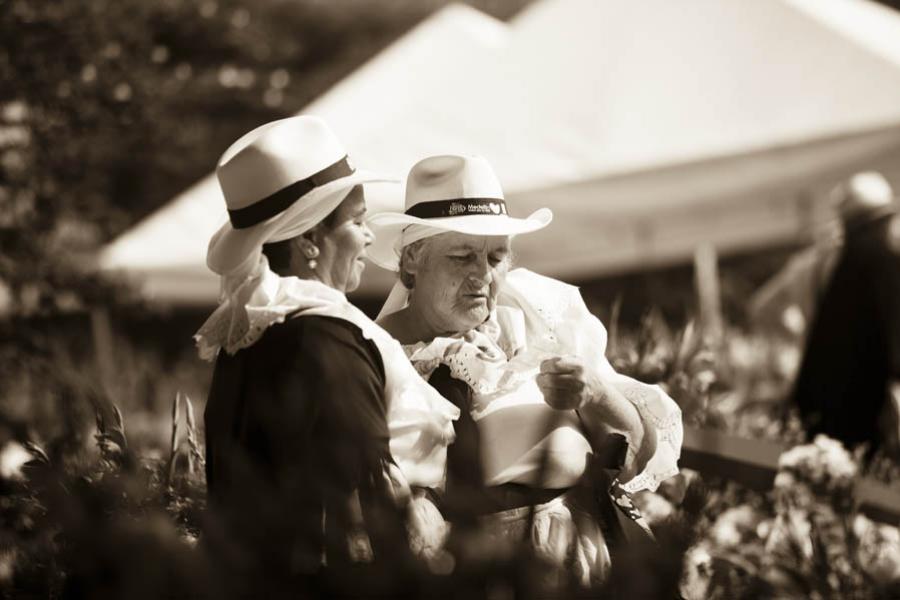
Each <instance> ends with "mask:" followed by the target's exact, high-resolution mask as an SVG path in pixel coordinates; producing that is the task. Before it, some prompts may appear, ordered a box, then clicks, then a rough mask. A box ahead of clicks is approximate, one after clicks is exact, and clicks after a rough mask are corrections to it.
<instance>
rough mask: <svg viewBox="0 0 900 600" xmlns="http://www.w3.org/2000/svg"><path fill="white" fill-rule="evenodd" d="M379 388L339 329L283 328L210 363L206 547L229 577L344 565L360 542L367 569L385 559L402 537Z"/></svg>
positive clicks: (325, 324)
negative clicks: (388, 472) (387, 472)
mask: <svg viewBox="0 0 900 600" xmlns="http://www.w3.org/2000/svg"><path fill="white" fill-rule="evenodd" d="M384 386H385V374H384V366H383V364H382V362H381V355H380V353H379V352H378V349H377V347H376V346H375V345H374V344H373V343H372V341H371V340H367V339H365V338H364V337H363V336H362V332H361V331H360V329H359V328H358V327H356V326H355V325H353V324H352V323H349V322H346V321H343V320H340V319H334V318H329V317H319V316H306V317H299V318H294V319H288V320H287V321H286V322H284V323H281V324H277V325H274V326H272V327H270V328H269V329H268V330H267V331H266V332H265V334H264V335H263V336H262V338H260V339H259V340H258V341H257V342H256V343H255V344H254V345H252V346H250V347H248V348H245V349H243V350H240V351H238V352H237V353H236V354H235V355H233V356H229V355H227V354H226V353H225V352H221V353H220V354H219V357H218V359H217V362H216V366H215V372H214V375H213V382H212V387H211V390H210V394H209V401H208V403H207V407H206V413H205V425H206V456H207V461H206V471H207V487H208V491H209V505H210V517H211V519H210V525H209V527H208V528H207V535H206V538H207V543H208V545H210V546H211V550H212V551H213V554H214V556H216V557H218V559H219V561H221V562H222V563H224V566H225V567H226V568H227V569H228V571H229V573H230V574H232V575H234V576H235V577H236V578H237V579H239V580H241V581H243V582H251V581H265V582H267V585H278V583H277V582H279V581H281V582H285V581H291V580H292V578H297V577H306V576H308V575H311V574H316V573H319V572H321V570H322V569H321V567H322V566H323V565H328V566H330V567H332V566H340V565H342V564H348V563H352V562H354V560H355V559H356V558H358V557H356V556H354V554H353V548H354V547H355V548H356V549H357V550H358V549H359V547H358V545H356V546H354V540H357V541H358V539H359V536H358V534H359V533H361V532H364V533H365V535H366V536H368V538H369V540H370V542H371V546H372V550H373V552H374V556H375V561H376V562H377V561H378V560H379V557H380V556H384V557H386V556H385V555H386V554H390V553H395V550H396V548H397V547H398V546H397V544H398V543H399V542H400V540H401V539H402V538H403V535H404V533H403V525H402V521H401V518H400V515H399V512H398V510H397V509H396V507H395V506H394V504H393V501H392V497H391V493H390V489H389V484H388V483H387V481H386V479H385V477H384V467H385V465H386V463H387V462H389V461H391V457H390V450H389V446H388V442H389V434H388V427H387V422H386V400H385V393H384ZM273 582H274V583H273ZM248 585H249V583H248ZM257 591H258V590H257Z"/></svg>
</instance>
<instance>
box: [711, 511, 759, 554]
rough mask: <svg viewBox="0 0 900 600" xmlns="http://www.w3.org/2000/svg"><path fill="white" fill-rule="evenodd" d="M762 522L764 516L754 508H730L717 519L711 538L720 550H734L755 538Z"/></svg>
mask: <svg viewBox="0 0 900 600" xmlns="http://www.w3.org/2000/svg"><path fill="white" fill-rule="evenodd" d="M761 520H762V515H760V514H759V512H758V511H757V510H756V509H754V508H753V507H752V506H749V505H746V504H744V505H741V506H736V507H734V508H729V509H728V510H726V511H725V512H723V513H722V514H721V515H719V518H718V519H716V522H715V523H714V524H713V526H712V530H711V532H710V538H711V540H712V541H713V542H714V543H715V544H716V545H717V546H718V547H719V548H733V547H735V546H738V545H740V544H742V543H744V542H746V541H748V539H753V538H755V537H756V528H757V526H758V525H759V522H760V521H761Z"/></svg>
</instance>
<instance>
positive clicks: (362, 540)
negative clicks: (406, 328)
mask: <svg viewBox="0 0 900 600" xmlns="http://www.w3.org/2000/svg"><path fill="white" fill-rule="evenodd" d="M216 174H217V176H218V179H219V182H220V184H221V187H222V191H223V193H224V196H225V203H226V205H227V208H228V214H229V222H228V223H226V224H225V225H224V226H223V227H222V228H221V229H220V230H219V231H218V232H217V233H216V234H215V235H214V237H213V238H212V241H211V242H210V245H209V254H208V258H207V262H208V265H209V267H210V268H211V269H212V270H213V271H215V272H216V273H218V274H220V275H221V278H222V299H221V303H220V305H219V307H218V308H217V309H216V311H215V312H214V313H213V314H212V316H211V317H210V318H209V319H208V320H207V321H206V323H205V324H204V325H203V327H202V328H201V329H200V330H199V331H198V332H197V335H196V336H195V337H196V340H197V344H198V347H199V349H200V353H201V355H202V356H203V357H205V358H207V359H213V358H216V357H217V358H216V365H215V372H214V375H213V382H212V386H211V390H210V394H209V401H208V404H207V407H206V413H205V425H206V455H207V463H206V469H207V485H208V489H209V502H210V508H211V510H212V511H213V514H214V515H215V516H218V517H219V518H220V519H221V521H220V522H221V524H222V525H223V527H224V533H223V536H222V537H221V539H216V537H215V534H209V535H207V539H208V541H210V547H211V548H213V549H218V550H220V551H221V553H222V555H223V560H225V561H226V564H227V565H228V567H229V570H228V571H227V572H228V573H229V574H231V575H235V577H236V578H237V579H238V581H243V582H250V581H252V582H254V584H255V583H258V582H259V581H270V582H274V583H273V584H272V585H277V584H278V583H279V582H284V581H285V579H286V578H293V577H295V576H303V575H310V574H313V573H315V572H317V570H318V569H319V568H320V567H321V565H322V564H323V563H325V562H327V564H329V565H335V564H338V565H339V564H342V563H344V562H347V561H351V562H352V561H372V560H373V559H374V560H375V561H376V562H377V561H378V560H382V559H384V558H386V557H385V556H384V550H385V548H384V545H385V544H387V545H388V546H389V547H390V548H391V549H392V551H393V550H395V549H396V544H395V543H394V544H392V543H391V542H396V541H397V540H396V539H394V540H391V536H397V535H400V534H401V533H403V532H404V525H403V523H402V522H401V520H400V518H399V514H400V513H399V511H398V510H397V508H396V506H395V505H396V504H397V503H398V502H400V503H402V502H403V501H404V493H405V491H406V489H407V488H406V487H405V486H406V483H405V482H406V481H408V482H409V483H412V484H414V485H426V486H434V485H438V484H439V483H440V481H441V480H442V478H443V475H444V460H445V455H446V444H447V443H448V442H449V441H450V440H451V439H452V435H453V431H452V423H451V421H452V419H454V418H456V416H457V415H458V410H457V409H456V408H455V407H454V406H453V405H451V404H450V403H448V402H447V401H446V400H444V399H443V398H441V397H440V396H439V395H438V394H437V393H436V392H435V391H434V390H433V389H431V388H430V386H428V385H427V384H426V383H424V382H423V381H422V380H421V378H419V377H418V375H417V374H416V372H415V371H414V370H413V368H412V366H411V365H410V364H409V362H408V361H407V360H406V357H405V356H404V354H403V351H402V349H401V348H400V346H399V345H398V344H397V342H396V341H395V340H393V338H391V337H390V336H389V335H388V334H387V333H386V332H384V331H383V330H382V329H381V328H380V327H379V326H378V325H376V324H375V323H374V322H372V321H371V320H370V319H369V318H367V317H366V316H365V315H364V314H363V313H362V312H361V311H359V310H358V309H357V308H355V307H354V306H352V305H351V304H350V303H349V302H348V301H347V299H346V297H345V295H344V293H345V292H349V291H352V290H353V289H355V288H356V287H357V286H358V285H359V280H360V275H361V273H362V270H363V268H364V263H363V257H364V256H365V255H366V250H367V248H368V247H369V246H370V244H371V243H372V233H371V231H370V230H369V229H368V227H367V226H366V223H365V221H364V217H365V209H366V207H365V197H364V193H363V188H362V185H363V184H369V183H375V182H380V181H386V180H385V179H384V178H380V177H377V176H374V175H371V174H367V173H364V172H361V171H357V170H355V169H354V168H353V167H352V166H351V165H350V163H349V162H348V160H347V156H346V153H345V152H344V150H343V148H342V147H341V144H340V143H339V141H338V140H337V138H336V137H335V136H334V134H333V133H332V132H331V130H330V129H329V128H328V126H327V125H326V124H325V122H324V121H322V120H321V119H318V118H315V117H310V116H300V117H294V118H290V119H284V120H281V121H275V122H273V123H269V124H267V125H264V126H262V127H259V128H257V129H255V130H253V131H251V132H250V133H248V134H246V135H245V136H244V137H242V138H241V139H239V140H238V141H237V142H235V143H234V144H233V145H232V146H231V147H230V148H229V149H228V150H227V151H226V152H225V154H224V155H223V156H222V158H221V159H220V161H219V164H218V167H217V171H216ZM213 531H215V530H213ZM404 535H405V534H404ZM218 542H221V543H218ZM230 547H234V548H236V549H237V552H236V553H234V555H233V556H232V555H229V554H228V553H227V552H225V549H227V548H230ZM380 551H381V553H380ZM392 560H396V556H394V557H392ZM258 592H259V590H258V589H254V593H258Z"/></svg>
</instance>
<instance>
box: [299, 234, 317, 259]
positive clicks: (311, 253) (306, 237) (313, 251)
mask: <svg viewBox="0 0 900 600" xmlns="http://www.w3.org/2000/svg"><path fill="white" fill-rule="evenodd" d="M314 232H315V228H313V229H311V230H309V231H306V232H304V233H302V234H301V235H298V236H297V237H296V238H294V239H296V241H297V248H298V249H299V250H300V253H301V254H302V255H303V256H304V257H305V258H316V257H317V256H318V255H319V245H318V244H317V243H316V235H315V233H314Z"/></svg>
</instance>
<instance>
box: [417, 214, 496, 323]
mask: <svg viewBox="0 0 900 600" xmlns="http://www.w3.org/2000/svg"><path fill="white" fill-rule="evenodd" d="M509 239H510V238H509V237H507V236H478V235H467V234H464V233H456V232H448V233H442V234H440V235H437V236H434V237H432V238H429V239H428V240H427V242H426V244H425V245H423V246H422V247H421V249H420V251H419V252H418V256H415V257H411V258H412V259H413V260H411V261H410V263H409V264H408V267H407V270H408V271H409V272H410V273H412V274H413V275H414V276H415V285H414V287H413V289H412V290H411V292H410V305H415V308H416V310H417V311H418V312H419V314H421V315H422V316H423V318H424V319H425V321H426V322H427V324H428V325H429V326H430V328H431V330H432V332H433V333H434V334H435V335H439V334H442V333H443V334H447V333H451V334H452V333H461V332H464V331H469V330H470V329H473V328H474V327H477V326H478V325H480V324H481V323H483V322H484V321H485V320H486V319H487V318H488V316H489V315H490V312H491V310H492V309H493V308H494V305H495V303H496V301H497V293H498V291H499V286H500V285H501V284H502V282H503V279H504V278H505V277H506V272H507V270H508V269H509V256H510V251H509Z"/></svg>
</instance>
